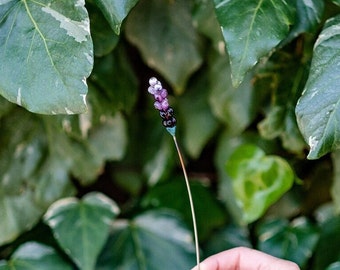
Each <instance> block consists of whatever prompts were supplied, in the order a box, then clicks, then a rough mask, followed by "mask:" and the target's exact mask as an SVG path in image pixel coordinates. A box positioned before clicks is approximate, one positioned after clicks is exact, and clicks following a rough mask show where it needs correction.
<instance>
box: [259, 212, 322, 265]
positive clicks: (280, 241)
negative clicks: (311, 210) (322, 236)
mask: <svg viewBox="0 0 340 270" xmlns="http://www.w3.org/2000/svg"><path fill="white" fill-rule="evenodd" d="M257 229H258V230H257V233H258V239H259V243H258V248H259V250H262V251H264V252H266V253H268V254H271V255H273V256H276V257H278V258H283V259H287V260H290V261H293V262H296V263H297V264H298V265H299V266H300V267H303V266H304V265H305V264H306V262H307V261H308V259H310V257H311V255H312V254H313V251H314V249H315V247H316V244H317V242H318V239H319V233H318V229H317V228H316V226H315V225H313V224H311V223H310V222H308V220H307V219H305V218H303V217H301V218H298V219H295V220H293V221H292V223H289V222H288V221H287V220H284V219H275V220H269V221H265V222H263V223H261V224H260V225H259V227H258V228H257Z"/></svg>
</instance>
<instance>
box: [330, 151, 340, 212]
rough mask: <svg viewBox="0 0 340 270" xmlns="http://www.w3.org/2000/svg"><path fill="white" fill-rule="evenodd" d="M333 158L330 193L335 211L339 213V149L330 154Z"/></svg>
mask: <svg viewBox="0 0 340 270" xmlns="http://www.w3.org/2000/svg"><path fill="white" fill-rule="evenodd" d="M332 160H333V167H334V169H333V175H334V176H333V184H332V189H331V194H332V197H333V202H334V208H335V211H336V212H337V213H338V214H339V213H340V197H339V194H340V151H339V150H338V151H335V152H334V153H333V155H332Z"/></svg>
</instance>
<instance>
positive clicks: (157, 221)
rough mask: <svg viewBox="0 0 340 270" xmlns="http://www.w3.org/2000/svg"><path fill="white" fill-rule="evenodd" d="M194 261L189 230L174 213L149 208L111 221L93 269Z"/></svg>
mask: <svg viewBox="0 0 340 270" xmlns="http://www.w3.org/2000/svg"><path fill="white" fill-rule="evenodd" d="M194 265H195V249H194V245H193V240H192V236H191V233H190V231H188V230H187V229H186V228H185V227H184V226H183V224H182V223H181V222H180V220H179V219H178V218H177V217H176V216H174V215H172V214H170V213H165V212H160V211H150V212H147V213H144V214H141V215H139V216H137V217H136V218H135V219H133V220H131V221H129V222H128V221H122V220H118V221H117V222H116V223H115V224H114V226H113V231H112V234H111V236H110V238H109V240H108V243H107V245H106V246H105V248H104V253H102V254H101V256H100V258H99V259H98V264H97V266H96V269H97V270H111V269H124V270H137V269H143V270H159V269H162V270H174V269H191V268H192V267H193V266H194Z"/></svg>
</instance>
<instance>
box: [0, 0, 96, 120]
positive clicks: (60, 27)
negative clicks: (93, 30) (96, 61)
mask: <svg viewBox="0 0 340 270" xmlns="http://www.w3.org/2000/svg"><path fill="white" fill-rule="evenodd" d="M84 5H85V1H76V0H72V1H63V2H52V3H49V2H48V1H46V0H44V1H42V2H41V3H38V2H36V1H27V0H25V1H18V0H12V1H1V2H0V22H1V23H0V32H1V35H0V62H1V65H0V94H1V95H3V96H4V97H5V98H6V99H8V100H10V101H11V102H14V103H17V104H18V105H20V106H23V107H25V108H27V109H28V110H30V111H32V112H37V113H43V114H73V113H80V112H84V111H86V108H87V107H86V94H87V84H86V78H87V77H88V76H89V75H90V72H91V70H92V66H93V55H92V54H93V51H92V40H91V36H90V28H89V23H90V22H89V18H88V14H87V11H86V9H85V7H84ZM14 52H15V53H14Z"/></svg>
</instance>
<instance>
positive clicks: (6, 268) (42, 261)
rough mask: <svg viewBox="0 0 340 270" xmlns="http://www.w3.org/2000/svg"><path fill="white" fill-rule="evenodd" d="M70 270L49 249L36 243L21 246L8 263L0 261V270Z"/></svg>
mask: <svg viewBox="0 0 340 270" xmlns="http://www.w3.org/2000/svg"><path fill="white" fill-rule="evenodd" d="M29 269H49V270H60V269H65V270H71V269H73V267H72V266H71V265H70V264H68V263H66V262H65V261H64V260H63V259H62V258H61V257H60V256H59V255H58V254H57V252H56V251H55V250H53V249H52V248H51V247H48V246H45V245H43V244H39V243H36V242H27V243H25V244H23V245H21V246H20V247H19V248H18V249H17V250H16V251H15V252H14V253H13V255H12V256H11V259H10V260H8V261H0V270H29Z"/></svg>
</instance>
